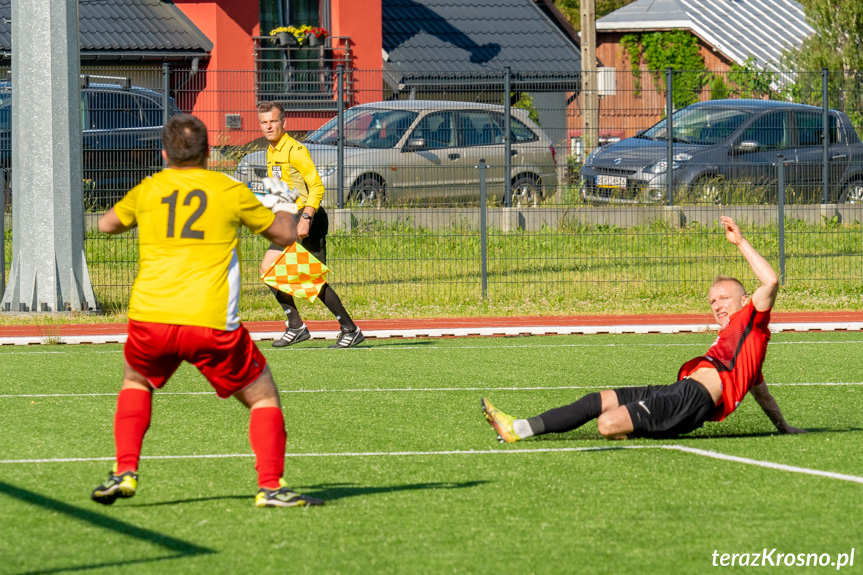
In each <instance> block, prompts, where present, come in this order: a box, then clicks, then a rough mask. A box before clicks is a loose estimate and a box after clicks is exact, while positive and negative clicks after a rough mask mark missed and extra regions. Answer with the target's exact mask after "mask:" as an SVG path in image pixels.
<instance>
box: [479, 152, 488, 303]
mask: <svg viewBox="0 0 863 575" xmlns="http://www.w3.org/2000/svg"><path fill="white" fill-rule="evenodd" d="M477 168H479V245H480V268H481V270H482V271H481V275H482V280H481V282H482V299H485V298H486V296H487V295H488V237H487V236H488V228H487V226H486V207H485V204H486V202H485V169H486V165H485V160H480V161H479V166H477Z"/></svg>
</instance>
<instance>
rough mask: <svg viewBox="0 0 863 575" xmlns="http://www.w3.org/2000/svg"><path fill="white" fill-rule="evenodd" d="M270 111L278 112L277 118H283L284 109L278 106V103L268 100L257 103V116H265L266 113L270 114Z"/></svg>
mask: <svg viewBox="0 0 863 575" xmlns="http://www.w3.org/2000/svg"><path fill="white" fill-rule="evenodd" d="M272 110H278V111H279V118H284V117H285V107H284V106H282V105H281V104H279V103H278V102H271V101H269V100H263V101H261V102H258V113H259V114H266V113H267V112H270V111H272Z"/></svg>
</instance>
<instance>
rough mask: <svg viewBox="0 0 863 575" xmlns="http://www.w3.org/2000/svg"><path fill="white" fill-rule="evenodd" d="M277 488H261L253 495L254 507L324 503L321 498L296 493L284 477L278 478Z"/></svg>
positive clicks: (309, 505)
mask: <svg viewBox="0 0 863 575" xmlns="http://www.w3.org/2000/svg"><path fill="white" fill-rule="evenodd" d="M279 485H281V487H279V488H278V489H265V488H263V487H262V488H261V489H260V490H259V491H258V494H257V495H256V496H255V507H311V506H312V505H325V503H324V500H323V499H318V498H317V497H309V496H308V495H302V494H300V493H297V492H295V491H293V490H291V488H289V487H288V485H287V483H285V480H284V479H279Z"/></svg>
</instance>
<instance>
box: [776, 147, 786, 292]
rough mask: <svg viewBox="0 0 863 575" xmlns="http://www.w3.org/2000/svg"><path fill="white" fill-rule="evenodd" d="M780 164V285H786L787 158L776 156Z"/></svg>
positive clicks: (778, 185)
mask: <svg viewBox="0 0 863 575" xmlns="http://www.w3.org/2000/svg"><path fill="white" fill-rule="evenodd" d="M776 159H777V160H778V162H779V166H778V167H779V181H778V182H777V183H776V185H777V187H778V188H779V189H778V190H777V192H778V194H777V196H778V202H777V204H778V212H779V285H785V158H783V157H782V155H779V156H776Z"/></svg>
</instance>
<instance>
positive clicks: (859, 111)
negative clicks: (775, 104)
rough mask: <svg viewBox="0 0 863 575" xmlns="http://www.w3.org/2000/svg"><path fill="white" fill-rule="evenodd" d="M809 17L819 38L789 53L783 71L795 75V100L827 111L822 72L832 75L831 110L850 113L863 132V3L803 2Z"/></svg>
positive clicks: (791, 89)
mask: <svg viewBox="0 0 863 575" xmlns="http://www.w3.org/2000/svg"><path fill="white" fill-rule="evenodd" d="M802 4H803V12H804V13H805V14H806V20H807V21H808V22H809V25H810V26H812V28H814V29H815V33H814V34H812V35H811V36H809V37H808V38H806V39H805V40H804V41H803V42H802V43H801V44H800V46H799V47H796V48H794V47H792V48H789V49H786V50H785V52H784V53H783V55H782V64H783V68H785V69H786V70H789V72H792V74H791V78H792V82H791V83H790V84H789V85H788V87H787V89H786V92H787V96H788V97H789V98H792V99H793V100H795V101H798V102H803V103H806V104H813V105H816V106H820V105H821V100H822V97H821V82H822V76H821V70H822V68H826V69H827V70H828V86H829V92H828V105H829V106H830V107H831V108H837V109H840V110H843V111H845V112H846V113H847V114H848V115H849V116H850V117H851V119H852V121H853V122H854V125H855V126H856V127H857V128H858V131H859V129H860V128H861V126H863V74H861V70H863V2H860V1H859V0H802Z"/></svg>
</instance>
